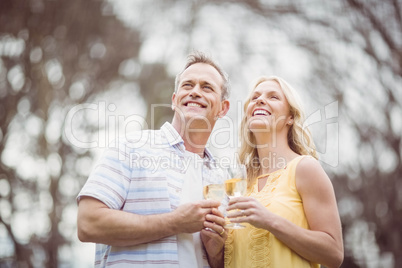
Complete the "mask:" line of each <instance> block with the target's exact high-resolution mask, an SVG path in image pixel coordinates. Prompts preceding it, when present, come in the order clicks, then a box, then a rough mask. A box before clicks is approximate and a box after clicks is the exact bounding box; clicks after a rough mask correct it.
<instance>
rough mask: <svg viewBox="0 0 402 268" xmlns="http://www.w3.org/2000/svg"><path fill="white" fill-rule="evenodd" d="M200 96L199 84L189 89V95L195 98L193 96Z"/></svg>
mask: <svg viewBox="0 0 402 268" xmlns="http://www.w3.org/2000/svg"><path fill="white" fill-rule="evenodd" d="M200 96H201V87H200V85H199V84H196V85H195V86H194V87H193V88H192V89H191V92H190V97H193V98H195V97H200Z"/></svg>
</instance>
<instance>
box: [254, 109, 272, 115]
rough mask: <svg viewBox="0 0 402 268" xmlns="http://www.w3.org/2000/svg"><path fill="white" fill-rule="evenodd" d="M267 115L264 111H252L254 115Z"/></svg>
mask: <svg viewBox="0 0 402 268" xmlns="http://www.w3.org/2000/svg"><path fill="white" fill-rule="evenodd" d="M268 114H269V113H268V112H267V111H265V110H256V111H254V115H268Z"/></svg>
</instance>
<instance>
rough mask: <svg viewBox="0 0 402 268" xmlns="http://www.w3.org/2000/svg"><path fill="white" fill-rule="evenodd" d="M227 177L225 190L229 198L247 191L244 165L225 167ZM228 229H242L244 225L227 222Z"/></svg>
mask: <svg viewBox="0 0 402 268" xmlns="http://www.w3.org/2000/svg"><path fill="white" fill-rule="evenodd" d="M227 173H228V179H227V180H226V181H225V192H226V194H227V195H228V197H229V198H233V197H238V196H243V195H245V194H246V191H247V172H246V167H245V166H244V165H241V164H237V165H234V166H230V167H228V168H227ZM225 227H226V228H230V229H242V228H245V226H244V225H241V224H240V223H228V224H226V226H225Z"/></svg>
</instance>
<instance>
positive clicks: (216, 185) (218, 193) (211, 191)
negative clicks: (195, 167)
mask: <svg viewBox="0 0 402 268" xmlns="http://www.w3.org/2000/svg"><path fill="white" fill-rule="evenodd" d="M226 178H227V177H226V173H225V171H224V170H223V169H222V168H220V167H219V166H217V165H215V164H214V163H211V162H207V163H205V164H204V165H203V170H202V186H203V195H204V198H205V199H208V200H216V201H219V202H221V201H222V199H223V198H224V197H225V187H224V182H225V180H226Z"/></svg>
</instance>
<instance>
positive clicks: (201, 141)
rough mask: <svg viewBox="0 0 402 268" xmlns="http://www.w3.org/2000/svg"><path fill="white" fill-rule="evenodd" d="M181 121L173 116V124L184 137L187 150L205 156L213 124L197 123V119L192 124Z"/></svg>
mask: <svg viewBox="0 0 402 268" xmlns="http://www.w3.org/2000/svg"><path fill="white" fill-rule="evenodd" d="M180 121H181V120H175V118H173V121H172V126H173V127H174V128H175V129H176V131H177V132H178V133H179V134H180V136H181V137H182V139H183V141H184V146H185V147H186V151H189V152H192V153H195V154H198V155H199V156H200V157H204V151H205V145H206V144H207V142H208V139H209V136H210V135H211V126H209V127H208V126H206V124H202V123H201V124H197V122H196V121H193V122H192V123H191V124H189V123H187V122H180ZM204 125H205V126H204ZM212 127H213V126H212Z"/></svg>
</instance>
